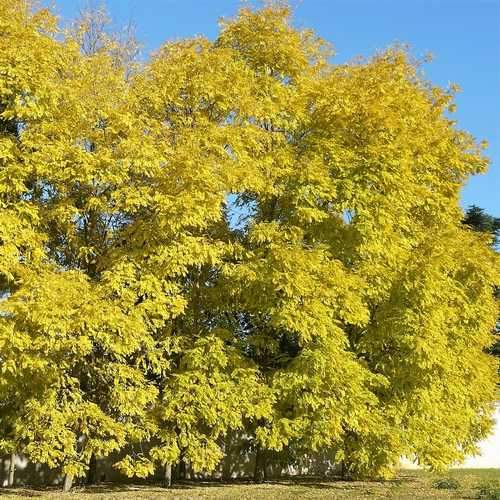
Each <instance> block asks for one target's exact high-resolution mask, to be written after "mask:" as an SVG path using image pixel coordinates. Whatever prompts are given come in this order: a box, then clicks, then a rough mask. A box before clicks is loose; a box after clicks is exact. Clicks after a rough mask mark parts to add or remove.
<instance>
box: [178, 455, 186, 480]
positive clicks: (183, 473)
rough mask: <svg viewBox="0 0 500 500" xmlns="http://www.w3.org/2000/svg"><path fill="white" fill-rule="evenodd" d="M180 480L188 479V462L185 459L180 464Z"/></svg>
mask: <svg viewBox="0 0 500 500" xmlns="http://www.w3.org/2000/svg"><path fill="white" fill-rule="evenodd" d="M179 479H180V480H184V479H186V462H184V460H183V459H181V461H180V462H179Z"/></svg>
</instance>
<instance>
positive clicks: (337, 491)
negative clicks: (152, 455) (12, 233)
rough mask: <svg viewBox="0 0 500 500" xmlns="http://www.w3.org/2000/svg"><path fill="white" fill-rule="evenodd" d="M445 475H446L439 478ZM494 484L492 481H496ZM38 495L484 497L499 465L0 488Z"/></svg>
mask: <svg viewBox="0 0 500 500" xmlns="http://www.w3.org/2000/svg"><path fill="white" fill-rule="evenodd" d="M450 479H451V480H454V481H456V482H457V483H458V485H457V486H458V487H457V489H438V488H436V484H437V482H438V481H440V480H441V483H442V484H443V485H444V486H450V483H452V481H450ZM443 480H446V481H443ZM495 484H496V485H495ZM485 485H488V487H489V490H490V491H492V490H496V491H497V492H498V493H497V494H498V496H480V494H481V491H483V493H484V491H485ZM33 497H35V498H41V499H43V500H48V499H52V500H54V499H61V498H67V499H68V500H97V499H103V500H114V499H132V498H134V499H148V500H149V499H152V500H154V499H166V500H168V499H172V500H174V499H176V500H177V499H179V500H184V499H185V500H187V499H190V500H191V499H205V498H208V499H238V500H239V499H243V500H245V499H248V500H250V499H252V500H254V499H256V500H259V499H270V500H274V499H303V498H304V499H309V498H318V499H319V498H321V499H328V498H359V499H362V498H395V499H413V498H469V499H473V498H488V499H490V500H492V499H496V498H498V499H500V469H462V470H453V471H450V472H448V473H446V474H438V475H436V474H430V473H428V472H423V471H402V472H401V473H400V474H399V475H398V477H397V478H396V479H394V480H392V481H385V482H361V481H356V482H348V481H327V480H324V479H313V478H299V479H293V480H292V479H281V480H275V481H270V482H268V483H265V484H258V485H256V484H251V483H242V482H239V483H227V484H221V483H215V482H211V483H209V482H205V483H193V482H185V483H183V484H176V485H174V486H173V487H172V489H170V490H168V491H167V490H165V489H163V488H161V487H160V486H153V485H118V484H116V485H113V484H104V485H100V486H95V487H90V488H86V489H82V488H75V489H74V490H73V491H72V492H70V493H68V494H64V495H63V494H62V493H61V491H60V490H59V489H38V490H36V489H24V488H15V489H7V488H4V489H1V490H0V498H1V499H2V500H3V499H13V500H14V499H15V500H18V499H19V498H33Z"/></svg>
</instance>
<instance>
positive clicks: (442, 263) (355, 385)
mask: <svg viewBox="0 0 500 500" xmlns="http://www.w3.org/2000/svg"><path fill="white" fill-rule="evenodd" d="M102 20H103V19H102V18H100V22H101V21H102ZM91 21H92V19H90V18H89V17H88V16H87V17H84V18H83V20H82V21H81V22H80V23H79V24H77V25H76V27H74V29H71V30H63V29H62V28H60V27H59V26H58V25H57V22H56V19H55V18H54V16H53V15H52V14H51V13H50V12H49V11H47V10H45V9H41V10H36V9H34V8H32V6H31V5H30V3H29V2H27V1H26V0H0V33H1V36H0V293H1V297H2V299H1V302H0V369H1V375H0V401H1V402H0V430H1V434H2V435H1V436H0V437H1V441H0V445H1V447H2V448H3V449H4V450H5V451H7V450H17V451H18V452H22V453H24V454H25V455H26V456H27V457H28V458H29V459H30V460H32V461H34V462H38V463H44V464H47V465H48V466H49V467H52V468H60V469H61V470H63V471H64V473H65V474H66V475H67V477H69V478H71V477H78V476H82V475H84V474H85V473H86V471H87V470H88V468H89V463H90V460H91V458H92V457H93V456H98V457H104V456H107V455H109V454H111V453H112V452H115V451H120V450H124V451H123V452H122V455H121V457H120V459H119V461H118V462H117V463H116V464H115V466H116V467H117V468H118V469H119V470H121V471H122V472H124V473H125V474H127V475H130V476H134V475H135V476H139V477H146V476H148V475H150V474H152V473H153V472H154V470H155V468H157V467H159V466H162V467H163V466H165V465H172V464H177V463H179V462H183V463H189V464H190V466H191V467H192V469H193V470H194V471H213V470H214V469H215V468H216V467H217V466H218V464H219V462H220V461H221V459H222V457H223V456H224V446H223V441H224V439H225V437H226V436H227V435H228V434H229V433H232V432H236V433H239V435H240V436H244V437H245V439H247V440H248V442H249V443H250V446H251V447H252V449H253V450H255V452H256V453H257V454H259V453H260V454H261V456H262V454H263V453H267V452H273V453H282V454H284V453H289V454H294V456H301V455H310V454H312V453H315V452H320V451H324V450H328V451H329V452H331V453H332V457H333V459H334V460H335V461H336V462H337V463H343V464H344V467H345V469H346V470H347V471H349V472H350V473H351V474H354V475H359V476H371V477H379V476H382V477H387V476H389V475H390V474H391V472H392V471H393V470H394V468H395V467H396V466H397V463H398V461H399V458H400V457H401V456H402V455H406V456H412V457H415V458H416V460H418V462H419V463H420V464H422V465H425V466H428V467H431V468H434V469H442V468H444V467H446V466H448V465H449V464H451V463H452V462H454V461H460V460H462V459H463V458H464V457H465V456H466V455H467V454H469V453H472V452H474V451H475V450H476V444H477V442H478V441H479V440H480V439H482V438H484V437H485V436H486V435H487V434H488V432H489V430H490V428H491V425H492V418H491V416H492V411H493V403H492V402H493V400H494V391H495V382H496V367H497V365H496V361H495V359H494V358H493V357H491V356H489V355H488V354H487V353H485V352H484V350H485V348H486V347H487V346H489V345H490V344H491V343H492V342H493V336H492V329H493V327H494V325H495V320H496V316H497V312H498V305H497V303H496V302H495V298H494V296H493V294H492V287H493V286H494V285H495V284H497V283H499V282H500V280H499V274H500V272H499V266H498V256H497V255H496V254H495V253H494V252H493V251H492V250H491V248H489V246H488V241H487V238H485V237H484V236H483V235H481V234H479V233H474V232H472V231H469V230H468V229H467V227H466V226H464V225H462V224H461V220H462V216H463V214H462V211H461V209H460V207H459V196H460V190H461V188H462V186H463V185H464V183H465V182H466V181H467V179H468V178H469V177H470V176H471V175H474V174H478V173H481V172H484V171H485V170H486V168H487V163H488V162H487V160H486V159H485V158H484V157H483V155H482V152H481V149H482V146H481V144H478V143H477V142H476V141H475V139H474V138H473V137H472V136H471V135H470V134H468V133H466V132H464V131H462V130H459V129H458V128H457V127H456V123H455V121H453V120H452V119H451V118H450V116H449V114H450V113H451V112H453V109H454V104H453V96H454V93H455V92H456V90H457V89H456V88H455V87H451V88H450V89H442V88H439V87H437V86H435V85H433V84H432V83H430V82H429V81H427V80H426V79H425V78H424V76H423V74H422V71H421V66H420V62H419V61H415V60H414V59H413V58H412V57H411V55H410V54H409V53H408V52H407V51H406V50H405V49H403V48H399V47H395V48H390V49H388V50H386V51H384V52H381V53H378V54H376V55H375V56H373V57H372V58H370V59H366V60H362V61H358V62H355V63H349V64H341V65H336V64H333V63H332V62H331V55H332V51H331V48H330V46H329V44H328V43H326V42H325V41H323V40H321V39H320V38H318V37H317V36H316V35H315V33H314V32H312V31H310V30H298V29H296V28H295V27H294V26H293V23H292V20H291V12H290V9H289V7H288V6H286V5H285V4H282V3H271V4H269V5H265V6H264V7H262V8H261V9H257V10H252V9H249V8H243V9H241V10H240V12H239V13H238V15H237V16H236V17H235V18H233V19H224V20H222V22H221V26H220V33H219V35H218V37H217V38H216V39H215V40H213V41H211V40H208V39H205V38H202V37H197V38H193V39H186V40H180V41H177V42H169V43H166V44H165V45H164V46H163V47H161V49H160V50H158V51H157V52H156V53H155V54H154V55H153V56H152V57H151V58H150V59H149V60H148V61H146V62H145V63H144V64H139V63H138V62H134V61H133V59H131V53H133V52H134V46H133V44H132V45H131V44H130V43H128V42H122V41H120V40H119V39H118V38H116V37H113V36H104V35H103V36H99V37H98V39H97V41H96V40H95V39H93V38H91V39H90V40H91V41H92V43H90V42H89V37H90V36H91V35H92V36H95V33H94V34H92V33H90V34H89V29H90V28H89V26H90V27H91V26H95V25H94V24H93V22H91ZM94 21H95V19H94ZM103 29H104V28H103ZM94 42H95V43H94ZM97 42H98V43H97ZM473 215H474V214H469V215H468V217H469V219H470V217H472V216H473ZM238 217H239V218H240V219H241V220H240V221H239V222H238V223H235V220H236V219H237V218H238ZM490 222H491V221H490ZM469 223H471V224H472V222H471V220H469ZM488 223H489V222H488ZM492 223H494V221H493V222H492ZM495 228H496V229H493V226H492V229H491V232H494V231H498V227H497V226H495ZM495 234H497V233H495ZM458 360H459V361H458ZM292 452H293V453H292ZM259 467H260V466H259Z"/></svg>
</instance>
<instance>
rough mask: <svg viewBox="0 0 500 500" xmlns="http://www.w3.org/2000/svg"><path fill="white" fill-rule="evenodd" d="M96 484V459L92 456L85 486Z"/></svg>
mask: <svg viewBox="0 0 500 500" xmlns="http://www.w3.org/2000/svg"><path fill="white" fill-rule="evenodd" d="M96 482H97V458H96V457H95V455H94V454H92V456H91V457H90V461H89V470H88V472H87V484H88V485H89V486H90V485H92V484H95V483H96Z"/></svg>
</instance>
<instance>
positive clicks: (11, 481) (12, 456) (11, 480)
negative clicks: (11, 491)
mask: <svg viewBox="0 0 500 500" xmlns="http://www.w3.org/2000/svg"><path fill="white" fill-rule="evenodd" d="M15 471H16V450H12V452H11V454H10V464H9V478H8V480H7V485H8V487H9V488H12V486H14V474H15Z"/></svg>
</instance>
